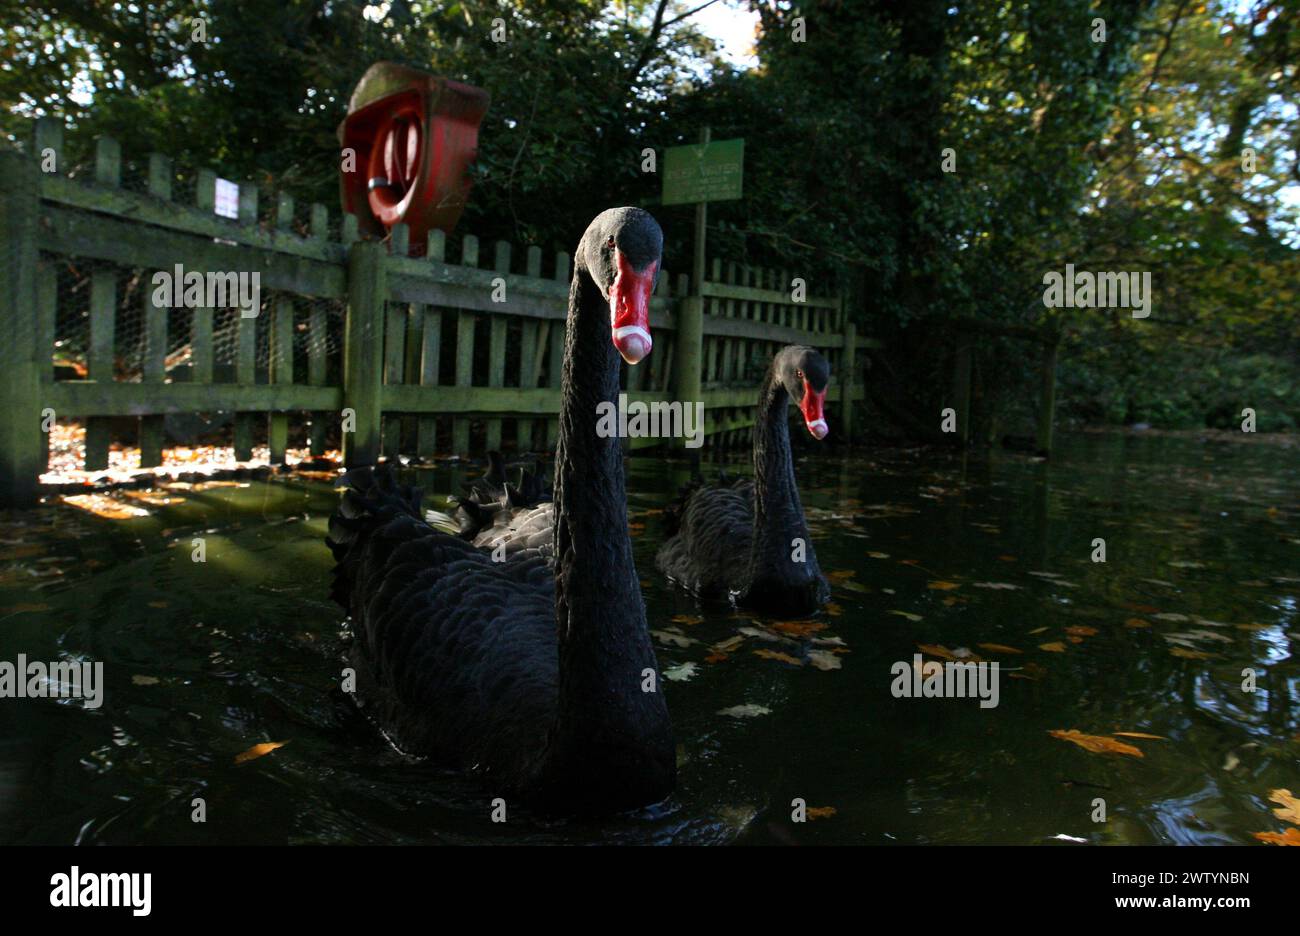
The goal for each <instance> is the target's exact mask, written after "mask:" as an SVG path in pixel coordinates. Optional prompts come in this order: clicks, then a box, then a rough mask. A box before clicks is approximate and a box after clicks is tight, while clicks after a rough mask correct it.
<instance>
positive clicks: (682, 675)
mask: <svg viewBox="0 0 1300 936" xmlns="http://www.w3.org/2000/svg"><path fill="white" fill-rule="evenodd" d="M698 668H699V667H697V666H696V665H695V664H694V663H679V664H677V665H676V666H670V667H669V668H668V669H666V670H664V678H665V679H671V680H672V681H673V682H689V681H690V679H691V678H692V677H693V676H694V675H695V671H696V670H697V669H698Z"/></svg>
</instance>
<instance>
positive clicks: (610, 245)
mask: <svg viewBox="0 0 1300 936" xmlns="http://www.w3.org/2000/svg"><path fill="white" fill-rule="evenodd" d="M613 248H614V235H613V234H611V235H609V239H608V240H606V241H605V249H606V250H612V249H613Z"/></svg>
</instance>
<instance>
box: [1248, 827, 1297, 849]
mask: <svg viewBox="0 0 1300 936" xmlns="http://www.w3.org/2000/svg"><path fill="white" fill-rule="evenodd" d="M1255 838H1257V839H1259V840H1260V841H1261V842H1268V843H1269V844H1271V845H1300V829H1287V830H1286V831H1285V832H1283V833H1281V834H1280V835H1279V834H1278V833H1277V832H1256V833H1255Z"/></svg>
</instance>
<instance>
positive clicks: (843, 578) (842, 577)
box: [826, 569, 858, 585]
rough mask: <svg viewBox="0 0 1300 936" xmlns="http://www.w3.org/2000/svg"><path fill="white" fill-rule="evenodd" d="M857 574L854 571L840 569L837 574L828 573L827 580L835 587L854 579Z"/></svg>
mask: <svg viewBox="0 0 1300 936" xmlns="http://www.w3.org/2000/svg"><path fill="white" fill-rule="evenodd" d="M857 574H858V573H857V572H855V571H854V570H853V569H839V570H837V571H835V572H827V573H826V580H827V581H828V582H831V583H833V584H835V585H838V584H840V583H841V582H847V581H848V580H849V579H851V578H853V576H855V575H857Z"/></svg>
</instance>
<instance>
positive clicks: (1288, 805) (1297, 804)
mask: <svg viewBox="0 0 1300 936" xmlns="http://www.w3.org/2000/svg"><path fill="white" fill-rule="evenodd" d="M1268 799H1269V802H1270V803H1278V804H1280V805H1279V806H1278V808H1277V809H1274V810H1273V815H1275V816H1277V817H1278V818H1279V819H1284V820H1286V821H1287V822H1289V823H1291V824H1292V825H1300V799H1297V798H1296V797H1294V796H1292V795H1291V791H1290V790H1273V791H1272V792H1271V793H1269V794H1268Z"/></svg>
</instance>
